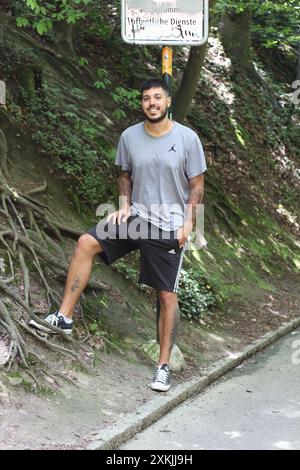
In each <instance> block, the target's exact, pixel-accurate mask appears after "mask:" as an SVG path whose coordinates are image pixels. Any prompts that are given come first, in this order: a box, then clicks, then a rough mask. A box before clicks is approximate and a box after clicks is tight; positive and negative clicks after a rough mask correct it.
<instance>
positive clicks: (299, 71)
mask: <svg viewBox="0 0 300 470" xmlns="http://www.w3.org/2000/svg"><path fill="white" fill-rule="evenodd" d="M296 80H300V42H299V43H298V63H297V73H296Z"/></svg>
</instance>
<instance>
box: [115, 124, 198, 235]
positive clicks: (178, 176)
mask: <svg viewBox="0 0 300 470" xmlns="http://www.w3.org/2000/svg"><path fill="white" fill-rule="evenodd" d="M115 163H116V165H119V166H121V167H122V170H124V171H129V172H130V173H131V180H132V198H131V203H132V208H131V212H132V214H137V215H140V217H142V218H144V219H146V220H148V221H149V222H151V223H152V224H154V225H156V226H158V227H160V228H162V229H163V230H167V231H172V230H177V229H178V228H179V227H181V226H182V225H183V223H184V211H185V205H186V204H187V203H188V199H189V193H190V189H189V180H190V179H191V178H193V177H195V176H198V175H201V173H203V172H205V171H206V169H207V167H206V162H205V156H204V152H203V148H202V145H201V142H200V140H199V137H198V136H197V134H196V133H195V132H194V131H193V130H191V129H190V128H188V127H186V126H183V125H182V124H179V123H178V122H174V124H173V127H172V129H171V130H170V131H169V132H168V133H167V134H165V135H163V136H161V137H152V136H151V135H149V134H148V133H147V132H146V131H145V128H144V123H143V122H141V123H138V124H135V125H134V126H131V127H129V128H128V129H126V130H125V131H124V132H123V133H122V135H121V138H120V141H119V145H118V151H117V156H116V161H115Z"/></svg>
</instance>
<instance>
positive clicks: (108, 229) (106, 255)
mask: <svg viewBox="0 0 300 470" xmlns="http://www.w3.org/2000/svg"><path fill="white" fill-rule="evenodd" d="M87 233H88V234H89V235H91V236H93V237H94V238H95V239H96V240H97V241H98V242H99V243H100V244H101V246H102V248H103V252H102V253H101V254H100V256H101V258H102V259H103V261H104V262H105V263H106V264H107V265H109V264H111V263H113V262H114V261H116V260H117V259H119V258H122V257H123V256H125V255H126V254H127V253H130V252H131V251H134V250H137V249H138V250H139V251H140V277H139V283H142V284H147V285H148V286H151V287H154V288H155V289H157V290H160V291H161V290H163V291H168V292H176V291H177V289H178V283H179V276H180V270H181V265H182V261H183V255H184V251H185V246H184V247H182V248H180V247H179V243H178V240H177V238H176V232H167V231H165V230H161V229H159V228H158V227H156V226H155V225H153V224H150V223H149V222H148V221H146V220H145V219H142V218H141V217H138V216H130V217H129V218H128V220H127V222H121V223H120V225H118V224H115V225H114V224H113V223H112V222H109V223H107V221H106V220H104V221H101V222H99V224H98V225H97V227H93V228H91V229H90V230H88V231H87Z"/></svg>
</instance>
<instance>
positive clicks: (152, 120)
mask: <svg viewBox="0 0 300 470" xmlns="http://www.w3.org/2000/svg"><path fill="white" fill-rule="evenodd" d="M167 114H168V108H166V109H165V110H164V111H163V112H162V114H161V116H159V117H157V118H151V117H149V116H148V115H147V114H146V113H145V112H144V116H145V118H146V120H147V121H149V122H151V124H156V123H158V122H161V121H163V120H164V119H165V117H166V116H167Z"/></svg>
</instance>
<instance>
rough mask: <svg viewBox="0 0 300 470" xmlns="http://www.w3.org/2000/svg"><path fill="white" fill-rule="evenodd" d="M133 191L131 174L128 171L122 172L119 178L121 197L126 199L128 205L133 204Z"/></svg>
mask: <svg viewBox="0 0 300 470" xmlns="http://www.w3.org/2000/svg"><path fill="white" fill-rule="evenodd" d="M131 190H132V181H131V178H130V173H128V171H122V172H121V174H120V177H119V193H120V196H123V197H124V198H126V201H127V204H128V205H129V206H130V204H131Z"/></svg>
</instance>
